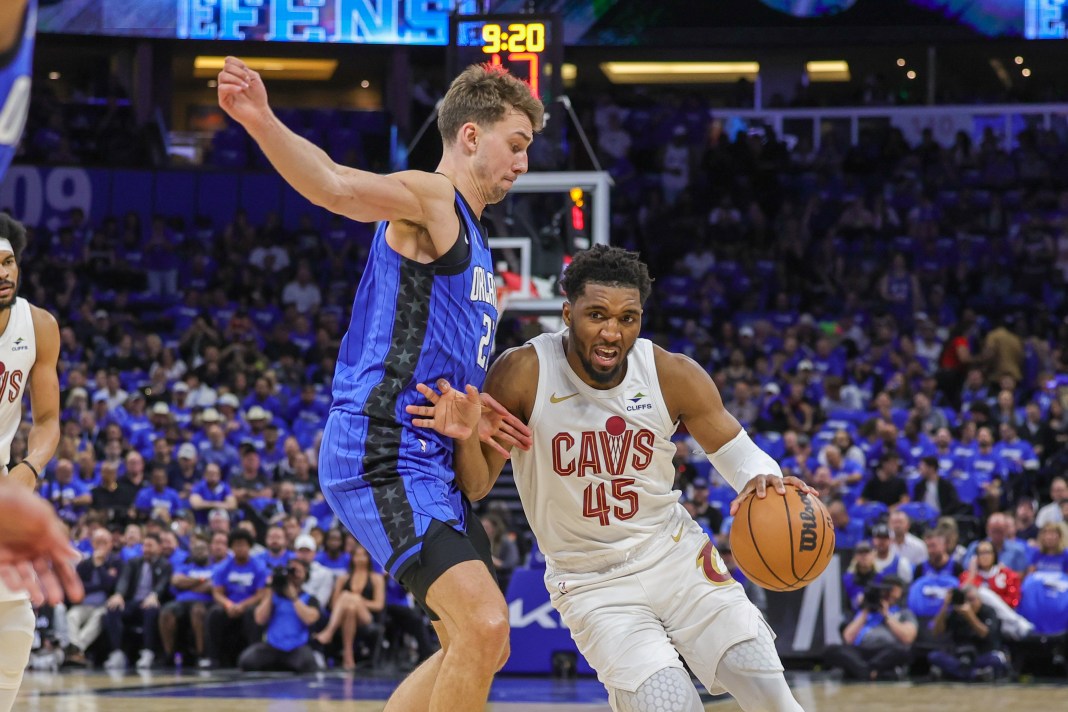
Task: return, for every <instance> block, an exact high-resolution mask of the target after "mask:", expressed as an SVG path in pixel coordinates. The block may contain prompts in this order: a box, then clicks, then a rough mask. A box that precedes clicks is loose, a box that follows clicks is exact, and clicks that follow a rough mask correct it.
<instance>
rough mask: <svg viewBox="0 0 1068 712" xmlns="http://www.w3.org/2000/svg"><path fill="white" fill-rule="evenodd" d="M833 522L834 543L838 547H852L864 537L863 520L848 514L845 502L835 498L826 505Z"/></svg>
mask: <svg viewBox="0 0 1068 712" xmlns="http://www.w3.org/2000/svg"><path fill="white" fill-rule="evenodd" d="M827 512H828V514H830V515H831V522H832V523H833V524H834V545H835V547H837V548H839V549H852V548H853V547H855V546H856V545H857V544H858V543H859V542H860V540H861V539H863V538H864V522H862V521H861V520H860V519H853V518H851V517H850V516H849V510H848V509H846V506H845V503H844V502H843V501H842V500H840V499H836V500H834V501H832V502H831V503H830V505H829V506H828V507H827Z"/></svg>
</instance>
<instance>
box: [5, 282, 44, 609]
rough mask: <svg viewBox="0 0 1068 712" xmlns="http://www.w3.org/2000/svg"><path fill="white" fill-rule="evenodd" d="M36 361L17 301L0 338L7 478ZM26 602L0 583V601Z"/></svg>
mask: <svg viewBox="0 0 1068 712" xmlns="http://www.w3.org/2000/svg"><path fill="white" fill-rule="evenodd" d="M36 360H37V338H36V335H35V332H34V330H33V315H32V314H31V313H30V303H29V302H27V301H26V300H25V299H23V298H21V297H19V298H18V299H16V300H15V304H14V306H12V307H11V320H10V321H8V323H7V328H6V329H4V333H2V334H0V467H2V468H3V469H2V472H3V475H4V477H6V476H7V463H8V461H9V460H10V459H11V441H12V440H14V438H15V433H16V432H17V431H18V429H19V423H21V422H22V397H23V395H24V394H25V392H26V388H27V383H28V382H29V379H30V369H32V368H33V364H34V362H35V361H36ZM23 598H28V596H27V594H26V592H25V591H22V592H20V593H12V592H11V591H10V590H8V588H7V586H5V585H4V584H3V582H0V601H14V600H20V599H23Z"/></svg>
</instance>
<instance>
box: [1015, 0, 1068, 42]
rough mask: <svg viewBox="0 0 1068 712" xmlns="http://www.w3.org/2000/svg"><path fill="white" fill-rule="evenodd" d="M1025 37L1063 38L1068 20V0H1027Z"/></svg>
mask: <svg viewBox="0 0 1068 712" xmlns="http://www.w3.org/2000/svg"><path fill="white" fill-rule="evenodd" d="M1026 2H1027V4H1026V6H1025V8H1024V37H1026V38H1027V39H1029V40H1063V39H1065V38H1066V37H1068V35H1066V33H1065V23H1066V22H1068V0H1026Z"/></svg>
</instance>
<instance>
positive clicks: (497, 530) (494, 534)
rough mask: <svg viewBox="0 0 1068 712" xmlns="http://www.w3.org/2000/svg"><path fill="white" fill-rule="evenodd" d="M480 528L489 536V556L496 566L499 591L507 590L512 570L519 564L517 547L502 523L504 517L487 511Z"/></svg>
mask: <svg viewBox="0 0 1068 712" xmlns="http://www.w3.org/2000/svg"><path fill="white" fill-rule="evenodd" d="M482 528H483V529H484V530H485V532H486V536H487V537H489V544H490V556H492V558H493V566H494V568H496V574H497V584H498V585H499V586H500V588H501V591H502V592H505V591H507V590H508V582H509V580H511V578H512V572H513V571H514V570H515V567H516V566H518V565H519V547H518V546H516V543H515V540H514V539H513V538H512V533H511V532H510V531H508V527H507V526H506V525H505V523H504V519H502V518H501V517H500V515H498V514H497V513H496V512H488V513H486V514H483V515H482Z"/></svg>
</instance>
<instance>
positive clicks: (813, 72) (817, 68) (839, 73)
mask: <svg viewBox="0 0 1068 712" xmlns="http://www.w3.org/2000/svg"><path fill="white" fill-rule="evenodd" d="M805 71H806V72H808V78H809V80H811V81H814V82H848V81H849V80H850V75H849V62H846V61H845V60H843V59H837V60H832V61H821V62H806V63H805Z"/></svg>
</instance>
